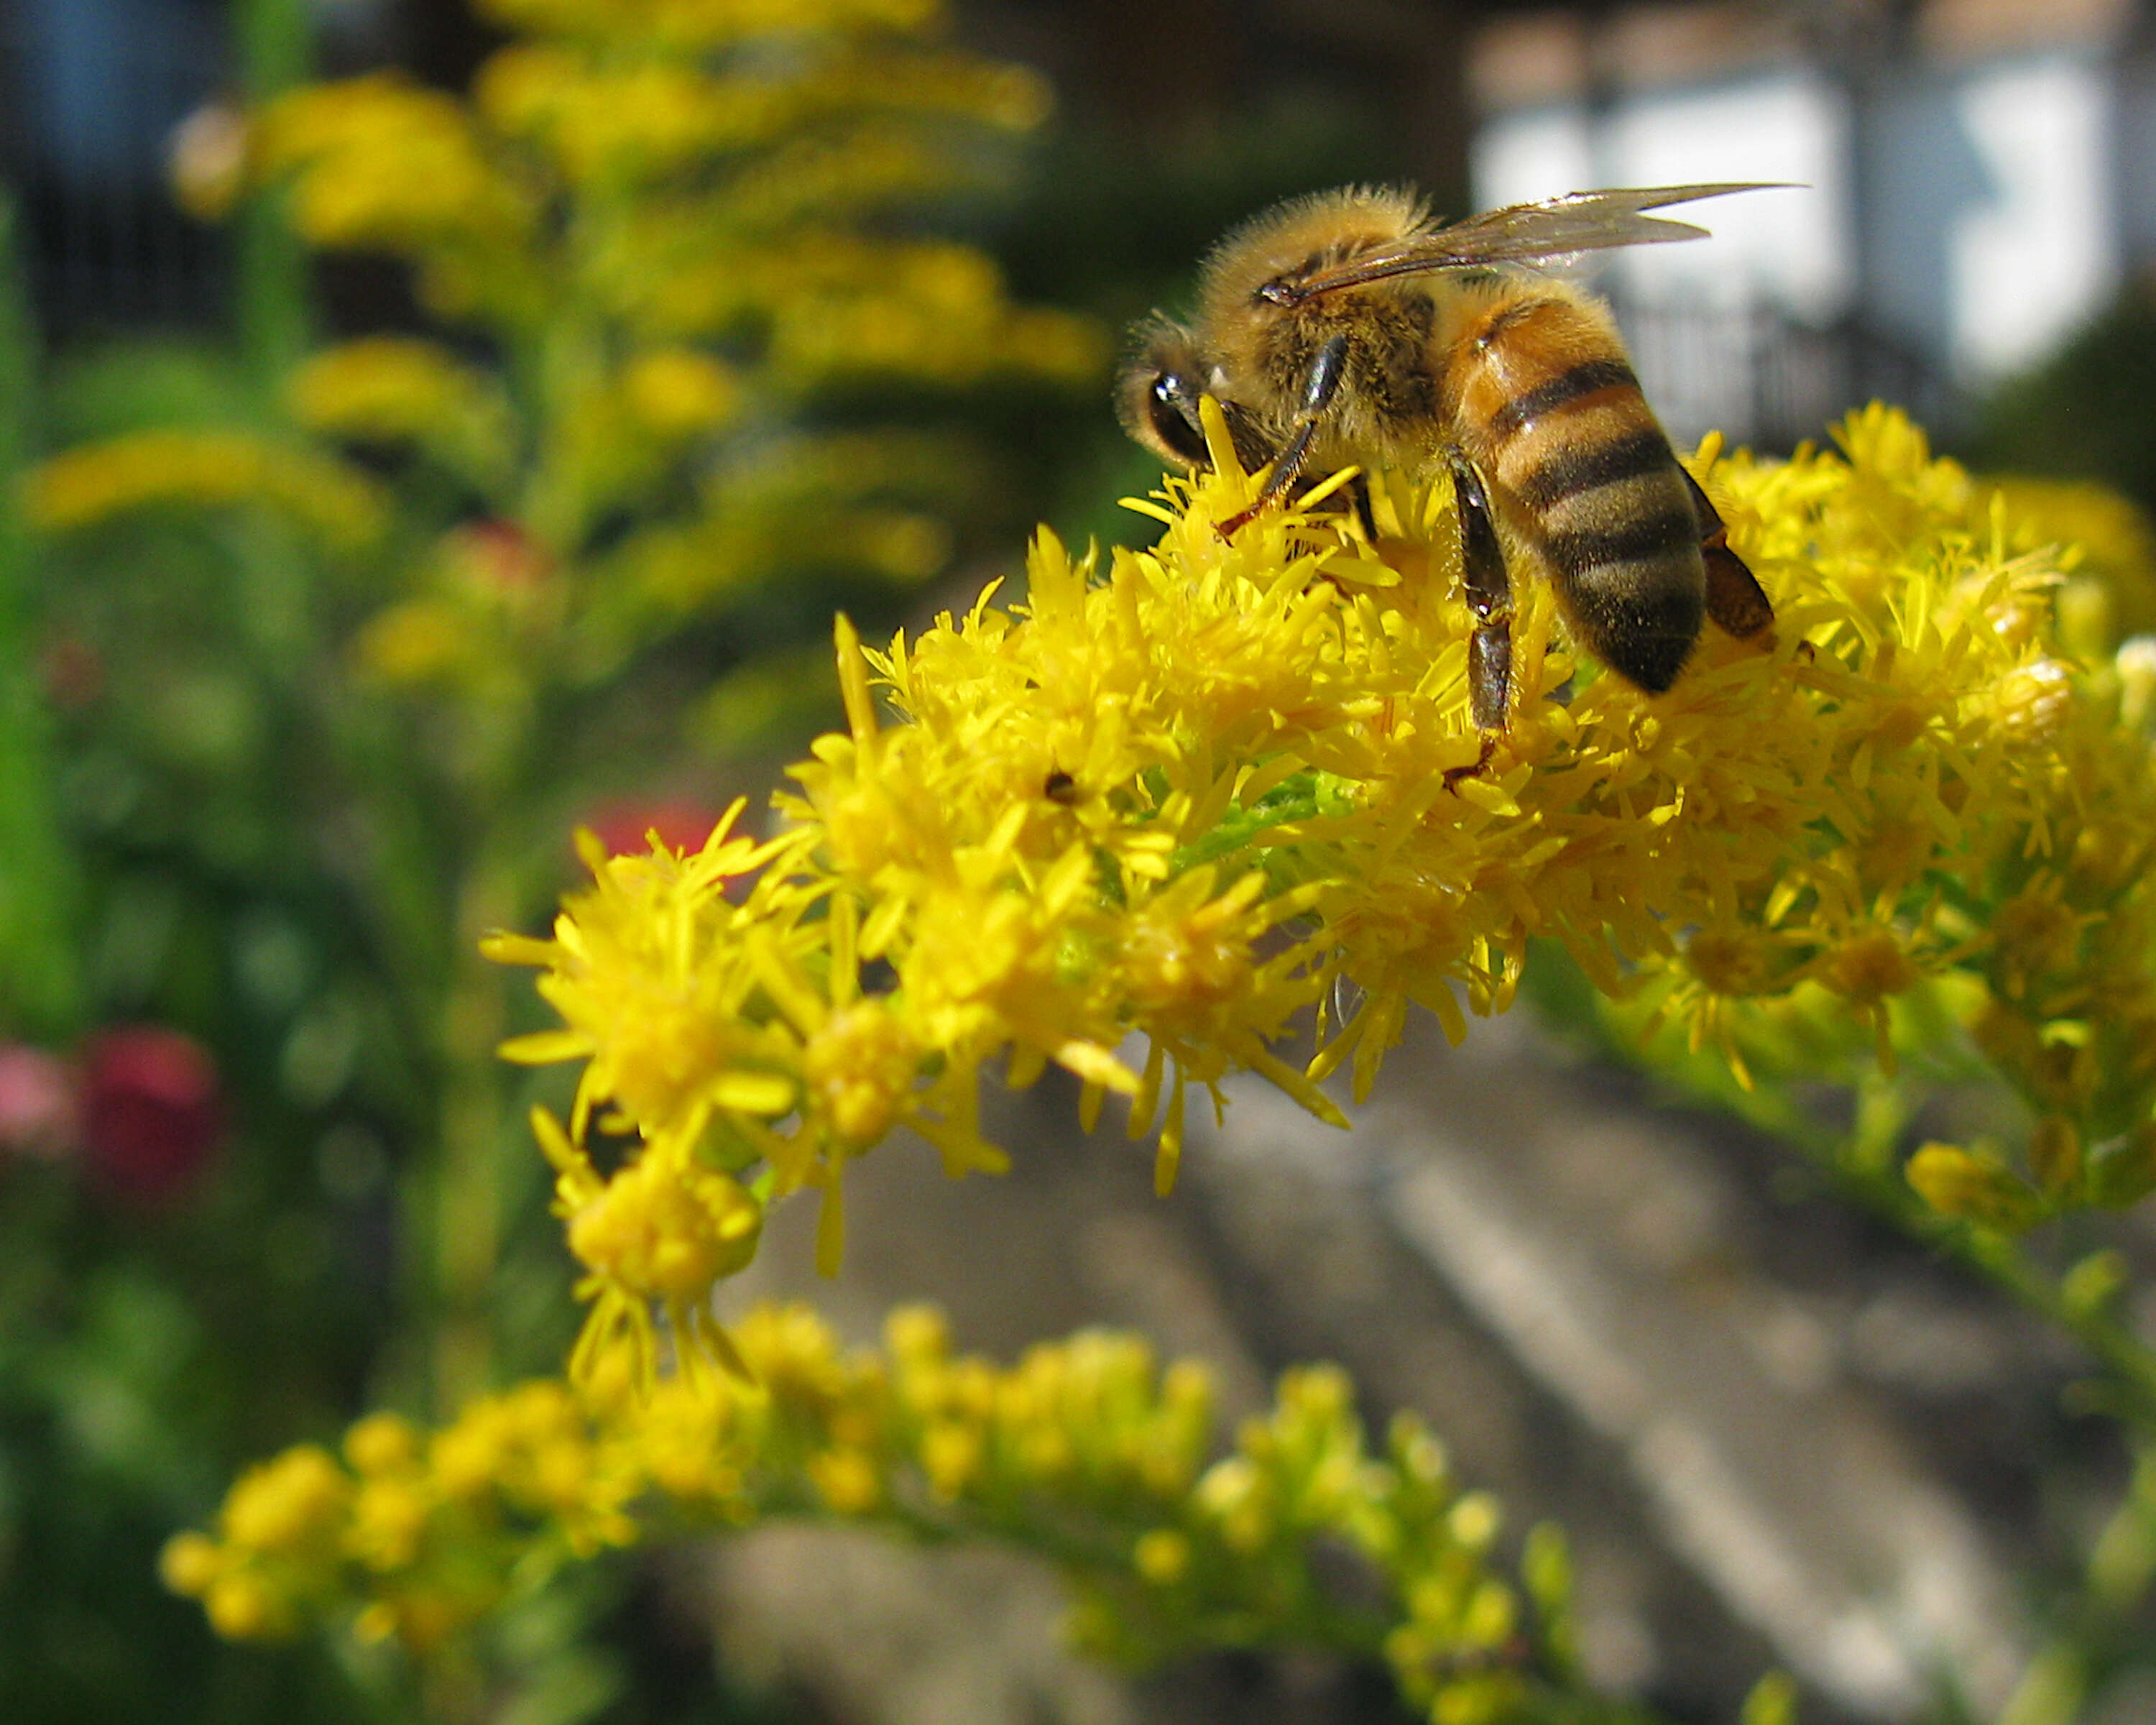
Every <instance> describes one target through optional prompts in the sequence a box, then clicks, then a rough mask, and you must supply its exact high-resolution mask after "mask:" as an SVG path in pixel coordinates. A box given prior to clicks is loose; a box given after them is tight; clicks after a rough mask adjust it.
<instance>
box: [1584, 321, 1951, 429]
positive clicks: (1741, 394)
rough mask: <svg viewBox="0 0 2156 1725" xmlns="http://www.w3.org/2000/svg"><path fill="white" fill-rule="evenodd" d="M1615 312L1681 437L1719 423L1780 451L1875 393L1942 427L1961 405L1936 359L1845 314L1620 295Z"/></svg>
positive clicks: (1664, 414) (1650, 388)
mask: <svg viewBox="0 0 2156 1725" xmlns="http://www.w3.org/2000/svg"><path fill="white" fill-rule="evenodd" d="M1617 316H1618V321H1619V323H1620V325H1621V326H1622V327H1623V328H1624V331H1625V339H1626V340H1627V341H1629V342H1630V345H1631V348H1632V357H1633V362H1634V363H1635V366H1636V367H1637V368H1638V370H1639V373H1640V382H1642V383H1643V384H1644V385H1645V388H1646V392H1647V398H1648V399H1649V400H1650V402H1652V403H1654V406H1655V412H1656V413H1658V414H1659V415H1660V416H1661V421H1662V424H1663V425H1664V426H1665V427H1666V428H1667V429H1668V431H1669V433H1670V436H1671V439H1672V440H1673V441H1674V442H1675V443H1676V444H1677V445H1678V447H1680V448H1682V449H1689V448H1690V447H1691V446H1692V445H1693V444H1697V442H1698V440H1699V439H1700V438H1701V437H1702V436H1703V435H1704V434H1706V433H1707V432H1708V431H1711V430H1718V431H1720V432H1722V434H1724V435H1726V436H1727V438H1728V439H1729V440H1730V441H1731V442H1732V443H1736V444H1749V445H1751V446H1752V447H1753V448H1755V449H1767V450H1774V451H1778V452H1780V453H1784V454H1786V453H1787V452H1788V451H1789V450H1791V449H1794V448H1795V447H1796V446H1797V444H1799V443H1801V442H1804V441H1806V440H1809V441H1812V442H1815V443H1816V442H1818V441H1820V439H1822V438H1823V437H1824V436H1825V432H1826V429H1827V427H1828V426H1830V425H1831V424H1833V423H1834V422H1835V420H1836V419H1838V418H1840V417H1841V416H1842V414H1844V413H1847V412H1848V411H1849V410H1850V409H1851V408H1857V407H1861V406H1863V405H1864V404H1865V403H1866V402H1869V401H1871V400H1874V399H1877V400H1882V401H1886V402H1891V403H1894V404H1896V405H1897V406H1900V407H1905V408H1908V409H1909V411H1910V412H1911V413H1913V414H1914V415H1915V416H1916V417H1917V420H1918V421H1919V422H1920V423H1921V424H1924V425H1926V426H1928V427H1929V428H1930V429H1932V430H1933V431H1934V432H1935V433H1941V434H1944V433H1949V432H1951V431H1952V430H1953V429H1954V428H1955V427H1957V426H1958V425H1959V424H1960V423H1961V421H1962V418H1963V414H1964V413H1965V410H1966V403H1964V402H1963V398H1962V397H1961V395H1960V393H1959V392H1958V390H1956V389H1955V388H1954V387H1953V383H1952V382H1950V381H1949V380H1948V378H1947V377H1945V375H1944V374H1943V372H1941V371H1940V370H1939V369H1938V367H1935V366H1933V364H1931V363H1930V362H1928V361H1926V360H1925V359H1923V358H1922V357H1921V356H1919V355H1917V354H1916V353H1914V352H1912V351H1911V350H1910V349H1908V348H1907V347H1905V346H1903V345H1902V344H1901V343H1899V342H1897V341H1894V340H1893V339H1892V338H1891V337H1889V336H1883V335H1881V334H1880V333H1879V332H1878V331H1876V330H1873V329H1871V328H1869V327H1868V326H1866V325H1865V324H1863V323H1862V322H1861V321H1858V320H1856V319H1854V318H1846V319H1843V320H1841V321H1837V322H1835V323H1831V324H1827V325H1813V324H1805V323H1800V322H1799V321H1796V320H1795V319H1794V318H1792V317H1790V316H1789V315H1788V314H1787V313H1785V312H1783V311H1777V310H1774V309H1773V308H1771V307H1765V306H1753V307H1747V308H1744V309H1742V310H1723V309H1720V308H1714V307H1706V306H1667V305H1655V306H1650V305H1625V304H1620V305H1618V307H1617Z"/></svg>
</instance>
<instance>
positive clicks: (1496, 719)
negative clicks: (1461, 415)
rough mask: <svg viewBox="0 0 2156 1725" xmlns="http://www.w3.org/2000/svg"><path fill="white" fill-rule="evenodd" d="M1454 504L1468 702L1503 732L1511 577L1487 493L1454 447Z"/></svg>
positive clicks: (1484, 722)
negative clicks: (1467, 630) (1467, 619)
mask: <svg viewBox="0 0 2156 1725" xmlns="http://www.w3.org/2000/svg"><path fill="white" fill-rule="evenodd" d="M1446 459H1447V460H1448V462H1449V463H1450V466H1451V469H1452V496H1453V506H1454V508H1455V511H1457V512H1458V515H1459V517H1460V570H1461V573H1462V576H1463V578H1464V579H1465V581H1466V588H1467V605H1468V608H1469V609H1470V610H1471V611H1473V612H1474V614H1475V633H1474V634H1473V635H1472V636H1471V638H1470V639H1469V640H1468V643H1467V701H1468V706H1469V708H1470V710H1471V711H1472V712H1473V714H1474V716H1475V722H1476V724H1477V725H1479V726H1481V728H1482V729H1483V730H1485V731H1502V730H1503V729H1504V728H1505V712H1506V709H1507V706H1509V705H1510V704H1511V701H1512V578H1511V577H1510V576H1509V575H1507V573H1506V572H1505V551H1504V547H1502V546H1501V545H1500V544H1498V542H1497V524H1496V521H1494V520H1493V519H1492V518H1491V513H1490V495H1489V493H1488V492H1487V491H1486V490H1483V488H1482V475H1480V474H1479V473H1477V472H1476V470H1475V464H1474V463H1473V462H1471V461H1470V460H1469V459H1467V458H1466V456H1465V455H1463V454H1460V452H1459V451H1457V450H1454V451H1452V452H1451V453H1450V454H1449V455H1448V456H1447V458H1446Z"/></svg>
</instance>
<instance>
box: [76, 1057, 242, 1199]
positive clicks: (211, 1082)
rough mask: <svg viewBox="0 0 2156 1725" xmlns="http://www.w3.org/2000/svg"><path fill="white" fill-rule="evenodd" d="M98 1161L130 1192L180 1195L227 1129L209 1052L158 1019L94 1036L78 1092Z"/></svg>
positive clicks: (115, 1184) (103, 1172)
mask: <svg viewBox="0 0 2156 1725" xmlns="http://www.w3.org/2000/svg"><path fill="white" fill-rule="evenodd" d="M77 1096H78V1106H79V1107H80V1113H81V1121H82V1142H83V1146H84V1148H85V1150H86V1151H87V1152H88V1153H89V1157H90V1165H91V1167H92V1168H95V1170H96V1172H97V1174H98V1175H99V1177H100V1178H102V1179H103V1180H104V1181H105V1183H106V1184H107V1185H109V1186H110V1187H111V1188H113V1189H115V1191H118V1192H120V1193H121V1194H124V1195H125V1196H126V1197H128V1198H131V1199H140V1200H142V1201H144V1202H149V1203H156V1202H159V1201H162V1200H165V1199H172V1198H177V1197H178V1196H179V1195H180V1194H182V1192H184V1191H185V1190H186V1189H187V1187H189V1186H190V1185H192V1184H193V1183H194V1181H195V1179H196V1178H197V1177H198V1175H200V1174H201V1173H202V1172H203V1169H204V1168H206V1167H207V1166H208V1163H209V1159H210V1155H211V1153H212V1152H213V1151H214V1150H215V1149H216V1147H217V1143H218V1139H219V1138H220V1137H222V1136H223V1131H224V1106H223V1098H222V1097H221V1096H219V1094H218V1082H217V1067H216V1065H215V1064H214V1063H213V1061H212V1060H211V1059H210V1056H209V1051H208V1050H207V1049H205V1048H203V1045H201V1044H200V1043H198V1042H197V1041H196V1040H194V1039H193V1037H191V1036H185V1035H182V1034H181V1033H180V1032H179V1031H177V1030H171V1029H165V1028H164V1027H163V1026H162V1025H157V1024H136V1025H129V1026H126V1027H124V1028H122V1029H115V1030H106V1031H104V1032H102V1033H101V1034H99V1035H97V1036H95V1037H94V1038H92V1039H91V1040H90V1042H89V1043H88V1044H87V1045H85V1048H84V1050H83V1052H82V1069H81V1080H80V1089H79V1091H78V1092H77Z"/></svg>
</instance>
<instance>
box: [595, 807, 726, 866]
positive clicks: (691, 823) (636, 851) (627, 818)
mask: <svg viewBox="0 0 2156 1725" xmlns="http://www.w3.org/2000/svg"><path fill="white" fill-rule="evenodd" d="M584 824H585V825H586V826H588V827H589V828H590V829H592V831H593V832H594V833H596V834H598V841H599V843H600V844H602V845H605V846H606V848H607V855H608V856H641V855H643V854H644V852H645V851H647V850H649V849H650V848H651V847H650V845H649V842H648V840H647V839H646V837H645V835H646V834H649V833H656V834H659V839H660V843H661V844H663V845H667V846H668V847H669V848H670V849H672V850H702V849H703V846H704V840H705V839H708V838H710V837H711V829H712V828H713V827H715V826H716V825H717V824H719V812H718V810H716V809H712V808H711V807H709V806H707V805H706V804H705V803H696V802H692V801H690V799H689V798H685V797H654V798H649V800H639V799H638V798H623V799H622V800H621V801H619V802H616V803H602V804H601V805H600V806H599V807H598V809H594V810H593V812H592V814H591V816H590V818H589V819H587V820H586V821H585V823H584Z"/></svg>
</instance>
